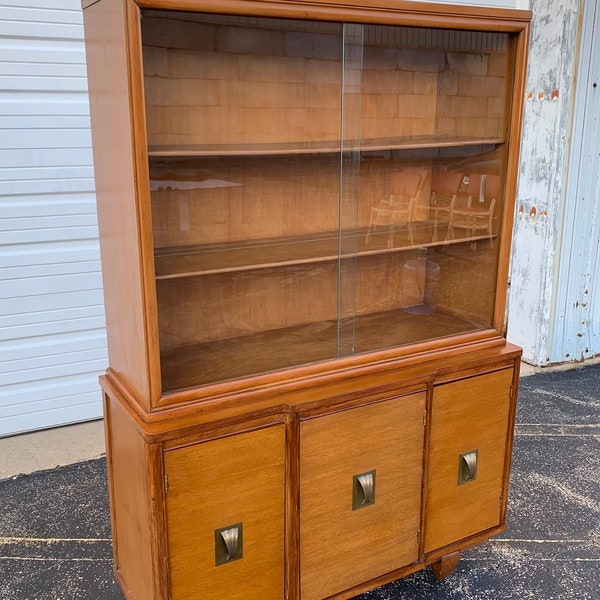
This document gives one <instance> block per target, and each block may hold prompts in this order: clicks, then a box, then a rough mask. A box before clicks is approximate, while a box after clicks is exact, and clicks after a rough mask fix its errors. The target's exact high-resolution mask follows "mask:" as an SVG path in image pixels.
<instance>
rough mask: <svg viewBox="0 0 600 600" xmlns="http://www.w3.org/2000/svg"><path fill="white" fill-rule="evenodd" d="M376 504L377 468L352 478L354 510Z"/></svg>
mask: <svg viewBox="0 0 600 600" xmlns="http://www.w3.org/2000/svg"><path fill="white" fill-rule="evenodd" d="M371 504H375V470H373V471H368V472H367V473H361V474H359V475H355V476H354V477H353V478H352V510H357V509H359V508H364V507H365V506H370V505H371Z"/></svg>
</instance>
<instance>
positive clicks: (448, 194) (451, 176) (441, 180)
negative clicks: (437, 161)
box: [429, 169, 463, 242]
mask: <svg viewBox="0 0 600 600" xmlns="http://www.w3.org/2000/svg"><path fill="white" fill-rule="evenodd" d="M462 185H463V174H462V172H460V171H447V170H445V169H435V170H434V171H433V173H432V174H431V196H430V202H429V213H430V216H431V219H432V221H433V235H432V238H433V240H432V241H434V242H437V240H438V226H439V224H445V225H448V223H449V222H450V207H451V206H452V200H453V199H454V197H455V196H456V195H457V194H458V193H459V192H460V189H461V186H462Z"/></svg>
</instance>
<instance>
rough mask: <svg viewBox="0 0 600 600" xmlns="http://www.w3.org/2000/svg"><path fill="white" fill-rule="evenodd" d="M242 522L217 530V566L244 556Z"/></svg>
mask: <svg viewBox="0 0 600 600" xmlns="http://www.w3.org/2000/svg"><path fill="white" fill-rule="evenodd" d="M242 531H243V529H242V523H237V524H236V525H230V526H228V527H223V528H221V529H216V530H215V566H218V565H223V564H225V563H228V562H231V561H232V560H238V559H240V558H242V556H243V537H242Z"/></svg>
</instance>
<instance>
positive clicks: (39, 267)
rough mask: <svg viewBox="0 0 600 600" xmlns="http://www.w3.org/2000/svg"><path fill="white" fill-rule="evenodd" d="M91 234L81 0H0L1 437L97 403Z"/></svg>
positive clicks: (97, 300) (77, 417)
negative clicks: (1, 0) (5, 0)
mask: <svg viewBox="0 0 600 600" xmlns="http://www.w3.org/2000/svg"><path fill="white" fill-rule="evenodd" d="M97 238H98V230H97V223H96V206H95V195H94V181H93V169H92V152H91V136H90V123H89V108H88V99H87V81H86V69H85V51H84V44H83V21H82V12H81V7H80V2H79V0H8V1H7V2H0V436H1V435H8V434H11V433H17V432H22V431H29V430H33V429H39V428H44V427H50V426H54V425H61V424H65V423H72V422H76V421H82V420H87V419H92V418H96V417H99V416H100V415H101V413H102V406H101V394H100V390H99V386H98V381H97V377H98V374H99V373H100V372H101V371H103V370H104V369H105V367H106V364H107V351H106V333H105V329H104V308H103V297H102V280H101V275H100V255H99V248H98V239H97Z"/></svg>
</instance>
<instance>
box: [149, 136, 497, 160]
mask: <svg viewBox="0 0 600 600" xmlns="http://www.w3.org/2000/svg"><path fill="white" fill-rule="evenodd" d="M504 142H505V140H504V139H502V138H499V137H457V136H432V135H426V136H413V137H400V138H399V137H393V138H391V137H390V138H372V139H365V140H360V141H356V140H352V141H348V142H342V143H340V141H339V140H337V141H335V140H331V141H310V142H286V143H262V144H249V143H248V144H221V145H216V144H205V145H200V144H194V145H191V144H188V145H160V146H159V145H154V146H149V147H148V156H150V157H193V156H198V157H202V156H261V155H264V156H273V155H286V154H331V153H336V152H340V151H344V152H351V151H359V150H360V151H363V152H372V151H378V150H416V149H429V148H431V149H435V148H459V147H467V146H492V147H493V146H498V145H501V144H503V143H504Z"/></svg>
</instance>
